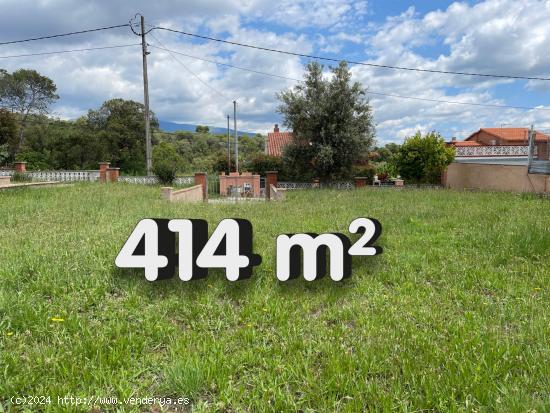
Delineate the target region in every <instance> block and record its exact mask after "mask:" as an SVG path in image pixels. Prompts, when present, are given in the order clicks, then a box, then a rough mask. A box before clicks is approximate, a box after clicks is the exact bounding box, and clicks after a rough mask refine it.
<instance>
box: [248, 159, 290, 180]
mask: <svg viewBox="0 0 550 413" xmlns="http://www.w3.org/2000/svg"><path fill="white" fill-rule="evenodd" d="M250 169H251V170H252V172H254V173H257V174H260V175H265V174H266V172H268V171H278V172H279V174H282V170H283V160H282V159H281V158H280V157H278V156H269V155H264V154H260V155H258V156H256V157H254V158H253V159H252V161H251V162H250Z"/></svg>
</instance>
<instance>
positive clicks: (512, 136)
mask: <svg viewBox="0 0 550 413" xmlns="http://www.w3.org/2000/svg"><path fill="white" fill-rule="evenodd" d="M535 132H536V135H535V145H536V152H537V158H538V159H543V160H547V159H550V136H549V135H547V134H545V133H542V132H538V131H535ZM448 144H450V145H453V146H454V147H455V148H456V149H457V151H456V154H457V156H476V155H481V156H513V157H517V156H524V157H526V156H527V154H528V144H529V129H528V128H481V129H479V130H478V131H477V132H474V133H472V134H471V135H470V136H468V137H467V138H466V139H465V140H463V141H457V140H456V139H455V138H453V139H452V141H451V142H448ZM476 148H479V149H476Z"/></svg>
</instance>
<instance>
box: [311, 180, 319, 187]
mask: <svg viewBox="0 0 550 413" xmlns="http://www.w3.org/2000/svg"><path fill="white" fill-rule="evenodd" d="M320 182H321V181H320V180H319V178H313V185H312V188H320V187H321V183H320Z"/></svg>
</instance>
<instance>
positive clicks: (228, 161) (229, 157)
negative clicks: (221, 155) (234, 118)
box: [227, 115, 231, 173]
mask: <svg viewBox="0 0 550 413" xmlns="http://www.w3.org/2000/svg"><path fill="white" fill-rule="evenodd" d="M229 139H230V138H229V115H227V173H229V172H231V143H230V142H229Z"/></svg>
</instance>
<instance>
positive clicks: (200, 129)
mask: <svg viewBox="0 0 550 413" xmlns="http://www.w3.org/2000/svg"><path fill="white" fill-rule="evenodd" d="M195 132H197V133H208V132H210V128H209V127H208V126H201V125H197V127H196V128H195Z"/></svg>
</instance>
